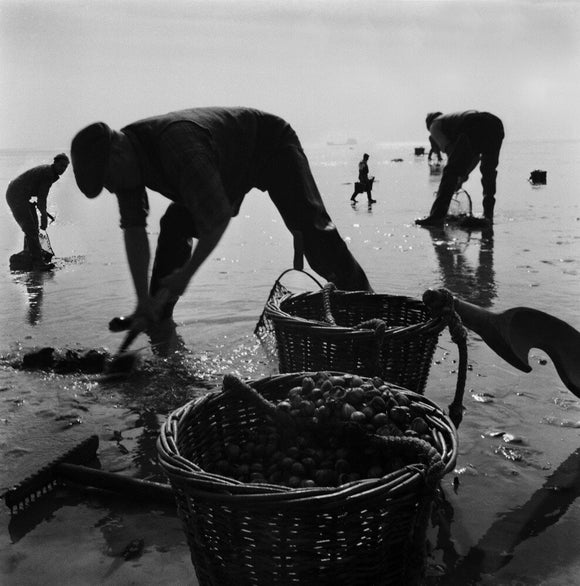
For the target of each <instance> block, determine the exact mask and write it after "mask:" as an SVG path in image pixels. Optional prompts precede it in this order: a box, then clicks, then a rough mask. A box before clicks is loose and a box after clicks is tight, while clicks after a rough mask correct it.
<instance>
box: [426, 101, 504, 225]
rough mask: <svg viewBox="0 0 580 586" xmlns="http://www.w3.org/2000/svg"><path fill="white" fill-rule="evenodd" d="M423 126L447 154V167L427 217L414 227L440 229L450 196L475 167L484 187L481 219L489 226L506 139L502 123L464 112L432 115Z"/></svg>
mask: <svg viewBox="0 0 580 586" xmlns="http://www.w3.org/2000/svg"><path fill="white" fill-rule="evenodd" d="M425 123H426V125H427V129H428V130H429V132H430V134H431V136H432V137H433V138H434V139H435V141H436V142H437V144H438V145H439V147H440V148H441V150H442V151H443V152H444V153H446V154H447V164H446V165H445V167H444V169H443V175H442V177H441V183H440V184H439V189H438V190H437V195H436V197H435V201H434V202H433V205H432V207H431V211H430V212H429V215H428V216H427V217H426V218H422V219H418V220H415V223H416V224H418V225H420V226H437V225H441V224H442V223H443V221H444V219H445V215H446V214H447V210H448V209H449V204H450V202H451V198H452V197H453V194H454V193H455V192H456V191H457V190H458V189H459V188H460V187H461V186H462V185H463V183H464V182H465V181H467V179H468V177H469V174H470V173H471V172H472V171H473V169H475V167H476V166H477V164H478V163H480V166H479V170H480V171H481V185H482V186H483V215H484V217H485V219H487V220H488V221H489V222H492V221H493V210H494V207H495V192H496V177H497V171H496V169H497V165H498V162H499V152H500V149H501V144H502V141H503V139H504V136H505V135H504V128H503V124H502V121H501V120H500V119H499V118H498V117H497V116H494V115H493V114H490V113H488V112H478V111H477V110H467V111H466V112H456V113H454V114H442V113H441V112H432V113H430V114H428V115H427V118H426V120H425ZM480 161H481V162H480Z"/></svg>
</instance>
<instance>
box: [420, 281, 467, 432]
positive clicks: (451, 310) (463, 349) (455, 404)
mask: <svg viewBox="0 0 580 586" xmlns="http://www.w3.org/2000/svg"><path fill="white" fill-rule="evenodd" d="M430 292H431V291H430V290H428V291H426V292H425V293H424V294H423V303H424V304H425V305H426V306H427V307H428V308H429V311H430V312H431V315H433V317H441V318H442V319H443V320H444V321H445V323H446V325H447V327H448V328H449V333H450V334H451V339H452V340H453V342H455V344H457V349H458V351H459V367H458V369H457V384H456V386H455V395H454V397H453V401H452V402H451V404H450V405H449V418H450V419H451V421H452V422H453V425H455V428H456V429H457V428H459V425H460V423H461V420H462V419H463V410H464V407H463V394H464V392H465V381H466V379H467V330H466V329H465V326H464V325H463V322H462V321H461V318H460V317H459V314H458V313H457V311H456V310H455V298H454V297H453V295H452V294H451V292H450V291H448V290H447V289H439V292H440V295H437V296H433V295H429V293H430Z"/></svg>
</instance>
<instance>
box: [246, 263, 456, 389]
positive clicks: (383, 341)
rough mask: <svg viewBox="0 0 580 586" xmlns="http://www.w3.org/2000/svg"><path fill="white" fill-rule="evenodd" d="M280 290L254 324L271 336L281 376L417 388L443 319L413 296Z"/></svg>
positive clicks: (427, 367) (330, 287)
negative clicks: (332, 374)
mask: <svg viewBox="0 0 580 586" xmlns="http://www.w3.org/2000/svg"><path fill="white" fill-rule="evenodd" d="M283 275H284V273H283V274H282V275H281V277H282V276H283ZM281 277H280V278H281ZM279 280H280V279H278V281H277V283H278V282H279ZM274 290H275V287H274V288H273V292H274ZM283 291H285V293H284V292H283V293H282V295H275V294H272V293H271V295H270V299H268V301H267V302H266V306H265V309H264V313H263V319H262V320H261V324H259V326H258V328H257V333H258V335H259V336H260V337H263V336H264V335H265V332H269V333H273V335H274V337H275V341H276V349H277V354H278V359H279V369H280V372H281V373H284V372H301V371H313V370H339V371H344V372H352V373H356V374H360V375H363V376H380V377H381V378H383V379H384V380H386V381H388V382H391V383H393V384H397V385H400V386H402V387H405V388H406V389H409V390H411V391H415V392H417V393H423V392H424V390H425V385H426V382H427V378H428V376H429V370H430V368H431V362H432V358H433V354H434V352H435V348H436V345H437V341H438V338H439V334H440V333H441V331H442V330H443V329H444V328H445V327H446V325H447V322H446V320H445V319H443V318H441V317H438V318H431V317H430V315H429V312H428V309H427V307H426V306H425V305H424V304H423V303H422V302H421V301H420V300H418V299H412V298H410V297H405V296H397V295H386V294H377V293H370V292H368V291H338V290H336V289H335V288H334V286H333V285H332V284H329V285H326V286H325V287H324V288H323V289H321V290H319V291H315V292H308V293H297V294H293V293H290V292H288V290H287V289H285V290H283Z"/></svg>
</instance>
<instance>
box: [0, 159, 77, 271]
mask: <svg viewBox="0 0 580 586" xmlns="http://www.w3.org/2000/svg"><path fill="white" fill-rule="evenodd" d="M68 164H69V160H68V157H67V156H66V155H65V154H64V153H61V154H59V155H56V157H54V159H53V161H52V164H50V165H38V166H37V167H33V168H32V169H29V170H28V171H25V172H24V173H22V175H19V176H18V177H16V179H14V180H12V181H11V182H10V183H9V184H8V189H7V191H6V202H7V203H8V207H9V208H10V210H11V211H12V215H13V216H14V219H15V220H16V222H17V223H18V225H19V226H20V228H21V229H22V231H23V232H24V237H25V238H24V240H25V246H26V247H27V248H28V251H29V252H30V256H31V257H32V269H33V270H40V271H45V270H49V269H52V268H53V267H54V265H53V264H52V263H47V262H45V260H44V259H43V256H42V247H41V245H40V237H39V235H38V228H39V225H38V216H37V213H36V210H37V209H38V211H39V212H40V229H41V230H46V226H47V224H48V216H49V215H50V214H49V213H48V212H47V211H46V200H47V198H48V192H49V191H50V188H51V187H52V184H53V183H55V182H56V181H58V180H59V179H60V176H61V175H62V174H63V173H64V172H65V171H66V169H67V167H68ZM35 198H36V201H34V199H35ZM53 219H54V218H53Z"/></svg>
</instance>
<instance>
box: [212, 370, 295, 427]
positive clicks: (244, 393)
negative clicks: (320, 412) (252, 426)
mask: <svg viewBox="0 0 580 586" xmlns="http://www.w3.org/2000/svg"><path fill="white" fill-rule="evenodd" d="M223 390H224V392H226V393H230V394H231V395H232V396H235V397H237V398H238V399H240V400H241V401H243V402H244V403H246V404H248V405H252V406H253V407H255V408H256V409H257V410H258V411H259V412H260V413H262V414H263V415H265V416H266V417H269V418H271V419H272V420H273V421H274V422H275V424H276V425H277V426H281V427H282V428H288V427H289V426H290V427H295V422H294V419H293V418H292V416H291V415H290V414H289V413H285V412H284V411H280V410H278V409H276V407H275V405H274V404H273V403H272V402H270V401H268V399H266V398H265V397H263V396H262V395H260V393H258V391H256V389H254V388H252V387H251V386H250V385H247V384H246V383H244V382H243V381H241V380H240V379H239V378H238V377H237V376H234V375H233V374H226V375H224V381H223Z"/></svg>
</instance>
